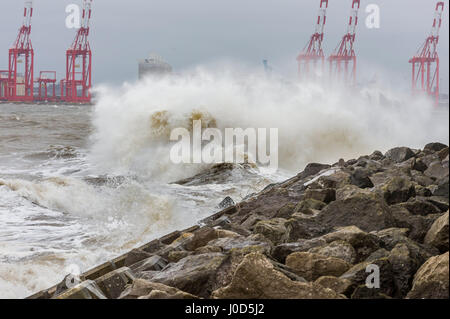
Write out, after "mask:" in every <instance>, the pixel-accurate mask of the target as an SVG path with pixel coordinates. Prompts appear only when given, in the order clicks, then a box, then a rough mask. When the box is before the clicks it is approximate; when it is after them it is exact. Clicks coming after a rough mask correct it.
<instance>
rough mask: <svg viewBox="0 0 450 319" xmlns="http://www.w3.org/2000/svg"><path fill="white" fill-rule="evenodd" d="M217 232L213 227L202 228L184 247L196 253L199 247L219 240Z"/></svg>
mask: <svg viewBox="0 0 450 319" xmlns="http://www.w3.org/2000/svg"><path fill="white" fill-rule="evenodd" d="M217 238H218V236H217V232H216V230H215V229H214V228H212V227H208V226H205V227H202V228H200V229H198V230H197V231H196V232H194V236H192V237H191V238H190V239H189V240H188V241H187V242H186V243H185V245H184V247H185V248H186V249H187V250H190V251H194V250H196V249H197V248H199V247H202V246H205V245H206V244H207V243H208V242H210V241H211V240H214V239H217Z"/></svg>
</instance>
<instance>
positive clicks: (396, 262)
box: [388, 244, 423, 298]
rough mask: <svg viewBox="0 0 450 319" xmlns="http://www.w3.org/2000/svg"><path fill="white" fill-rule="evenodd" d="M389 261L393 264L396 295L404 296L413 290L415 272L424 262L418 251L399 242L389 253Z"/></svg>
mask: <svg viewBox="0 0 450 319" xmlns="http://www.w3.org/2000/svg"><path fill="white" fill-rule="evenodd" d="M388 260H389V263H390V264H391V266H392V273H393V275H394V276H393V279H394V284H395V287H396V290H395V293H394V295H395V297H397V298H404V297H405V296H406V294H407V293H408V292H409V291H410V290H411V286H412V281H413V277H414V274H415V273H416V271H417V269H419V267H420V265H421V264H422V263H423V260H422V258H421V256H419V255H417V251H415V250H411V249H410V248H409V247H408V246H407V245H406V244H397V245H396V246H395V247H394V248H393V249H392V250H391V252H390V253H389V256H388Z"/></svg>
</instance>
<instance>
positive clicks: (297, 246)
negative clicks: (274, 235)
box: [272, 238, 327, 263]
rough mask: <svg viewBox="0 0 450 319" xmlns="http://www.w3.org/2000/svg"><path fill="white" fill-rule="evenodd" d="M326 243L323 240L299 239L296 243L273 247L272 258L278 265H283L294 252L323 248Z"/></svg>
mask: <svg viewBox="0 0 450 319" xmlns="http://www.w3.org/2000/svg"><path fill="white" fill-rule="evenodd" d="M326 243H327V241H326V240H325V239H323V238H313V239H299V240H298V241H296V242H292V243H284V244H280V245H278V246H275V248H274V249H273V252H272V257H273V258H275V259H276V260H277V261H279V262H280V263H285V260H286V257H287V256H289V255H290V254H292V253H295V252H301V251H308V250H309V249H311V248H314V247H318V246H323V245H325V244H326Z"/></svg>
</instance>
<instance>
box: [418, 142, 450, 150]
mask: <svg viewBox="0 0 450 319" xmlns="http://www.w3.org/2000/svg"><path fill="white" fill-rule="evenodd" d="M446 147H447V145H445V144H442V143H439V142H433V143H428V144H427V145H425V147H424V148H423V149H424V150H427V151H431V152H439V151H440V150H442V149H444V148H446Z"/></svg>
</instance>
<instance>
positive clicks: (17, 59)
mask: <svg viewBox="0 0 450 319" xmlns="http://www.w3.org/2000/svg"><path fill="white" fill-rule="evenodd" d="M32 17H33V1H32V0H28V1H25V8H24V12H23V24H22V27H21V28H20V29H19V35H18V36H17V38H16V41H15V42H14V44H13V46H12V47H11V48H10V49H9V64H8V81H7V84H6V98H7V99H8V100H9V101H33V76H34V51H33V45H32V44H31V18H32ZM19 64H23V67H21V68H20V69H19V67H20V66H19ZM3 73H4V71H3Z"/></svg>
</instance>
